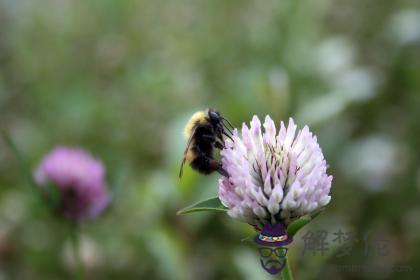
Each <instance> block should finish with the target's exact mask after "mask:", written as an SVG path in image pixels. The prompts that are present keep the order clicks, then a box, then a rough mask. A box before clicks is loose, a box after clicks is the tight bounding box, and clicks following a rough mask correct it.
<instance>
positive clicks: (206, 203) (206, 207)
mask: <svg viewBox="0 0 420 280" xmlns="http://www.w3.org/2000/svg"><path fill="white" fill-rule="evenodd" d="M227 210H228V209H227V208H226V207H225V206H224V205H223V204H222V203H221V202H220V200H219V198H218V197H212V198H209V199H206V200H203V201H200V202H197V203H195V204H193V205H190V206H187V207H185V208H184V209H182V210H179V211H178V213H177V215H184V214H189V213H193V212H201V211H219V212H220V211H222V212H225V211H227Z"/></svg>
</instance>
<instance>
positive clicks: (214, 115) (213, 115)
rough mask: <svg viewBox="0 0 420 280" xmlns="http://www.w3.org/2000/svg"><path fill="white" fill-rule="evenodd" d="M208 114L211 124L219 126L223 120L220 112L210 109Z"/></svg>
mask: <svg viewBox="0 0 420 280" xmlns="http://www.w3.org/2000/svg"><path fill="white" fill-rule="evenodd" d="M208 115H209V120H210V122H211V124H212V125H214V126H217V125H218V124H219V123H220V122H221V121H222V118H221V117H220V114H219V112H217V111H215V110H212V109H210V110H209V113H208Z"/></svg>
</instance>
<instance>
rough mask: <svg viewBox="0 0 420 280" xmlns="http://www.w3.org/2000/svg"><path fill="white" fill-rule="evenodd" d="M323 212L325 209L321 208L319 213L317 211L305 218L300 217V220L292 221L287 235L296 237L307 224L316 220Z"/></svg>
mask: <svg viewBox="0 0 420 280" xmlns="http://www.w3.org/2000/svg"><path fill="white" fill-rule="evenodd" d="M323 210H324V209H323V208H321V209H320V210H318V211H315V212H313V213H311V214H308V215H305V216H303V217H300V218H299V219H296V220H294V221H292V222H291V223H290V224H289V226H288V227H287V234H289V235H291V236H294V235H295V234H296V233H297V232H298V231H299V230H300V229H301V228H303V227H304V226H305V225H306V224H308V223H309V222H310V221H312V220H313V219H315V218H316V217H317V216H318V215H319V214H320V213H321V212H322V211H323Z"/></svg>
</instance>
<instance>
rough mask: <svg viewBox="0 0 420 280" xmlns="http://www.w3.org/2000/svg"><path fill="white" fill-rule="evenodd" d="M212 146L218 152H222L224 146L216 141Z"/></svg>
mask: <svg viewBox="0 0 420 280" xmlns="http://www.w3.org/2000/svg"><path fill="white" fill-rule="evenodd" d="M214 146H215V147H216V148H218V149H220V150H223V149H224V148H225V145H223V143H222V142H220V141H216V143H214Z"/></svg>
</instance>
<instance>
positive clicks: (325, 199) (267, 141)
mask: <svg viewBox="0 0 420 280" xmlns="http://www.w3.org/2000/svg"><path fill="white" fill-rule="evenodd" d="M263 126H264V132H262V131H261V122H260V120H259V119H258V117H257V116H254V117H253V119H252V121H251V123H250V127H248V126H247V125H246V124H245V123H244V124H243V125H242V137H240V135H239V133H238V131H237V129H235V130H234V132H233V134H234V135H233V140H234V141H231V140H230V139H227V140H226V142H225V148H224V149H223V150H222V152H221V156H222V166H223V168H224V169H225V170H226V171H227V173H228V174H229V176H228V177H225V176H224V177H222V178H220V180H219V198H220V200H221V202H222V203H223V205H225V206H226V207H227V208H228V209H229V210H228V214H229V216H231V217H232V218H236V219H239V220H242V221H244V222H247V223H249V224H251V225H254V226H257V227H259V228H262V227H263V226H264V224H266V223H271V224H276V223H283V224H284V225H287V224H288V223H289V222H290V221H291V220H292V219H294V218H297V217H300V216H303V215H305V214H309V213H311V212H312V211H315V210H317V209H319V208H321V207H323V206H325V205H327V204H328V203H329V201H330V199H331V197H330V195H329V192H330V188H331V182H332V176H328V175H327V173H326V171H327V164H326V161H325V159H324V156H323V154H322V151H321V148H320V147H319V144H318V142H317V138H316V136H314V135H313V134H312V133H311V132H310V131H309V128H308V127H307V126H305V127H304V128H303V129H302V130H299V131H297V126H296V125H295V123H294V121H293V119H292V118H290V119H289V124H288V127H287V128H286V127H285V125H284V123H283V122H281V125H280V130H279V131H278V132H277V131H276V127H275V124H274V122H273V120H272V119H271V118H270V117H269V116H266V118H265V122H264V124H263Z"/></svg>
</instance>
